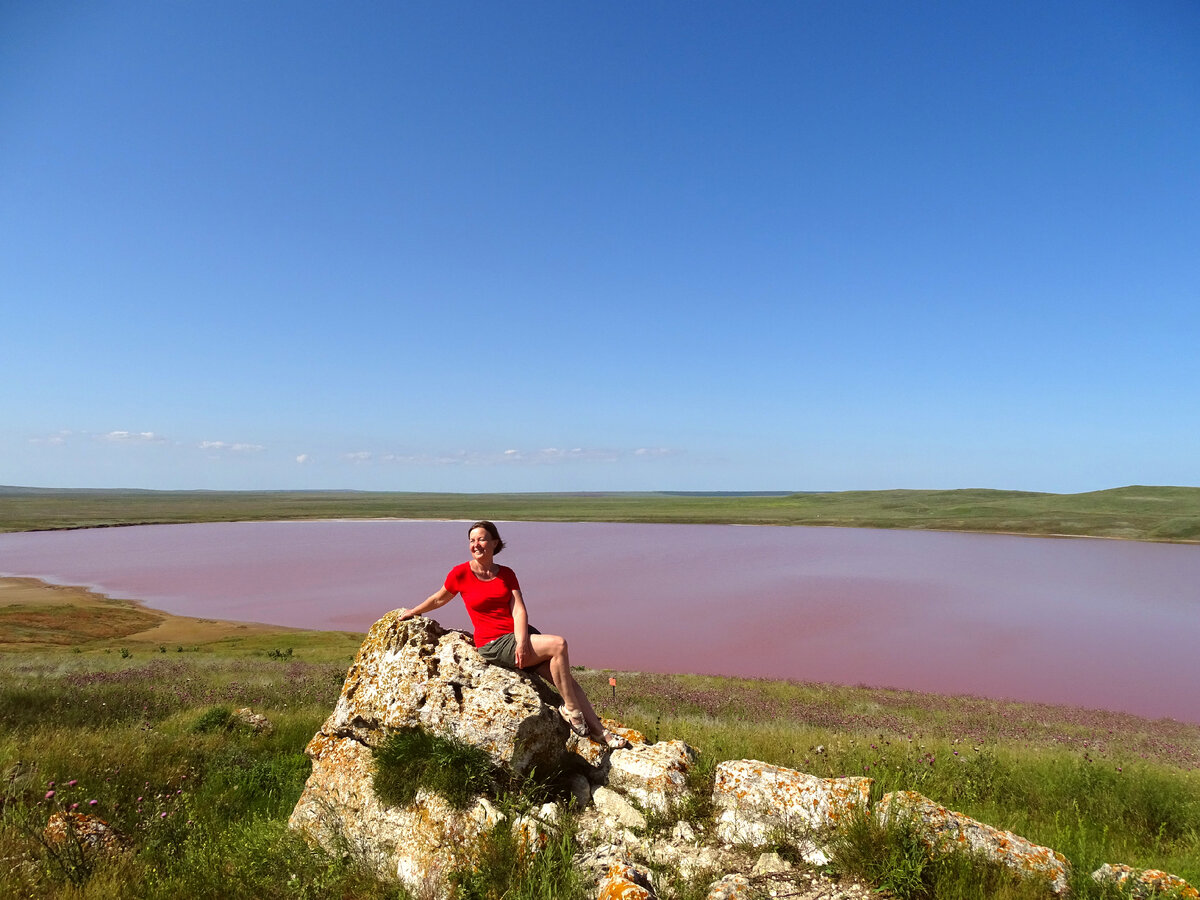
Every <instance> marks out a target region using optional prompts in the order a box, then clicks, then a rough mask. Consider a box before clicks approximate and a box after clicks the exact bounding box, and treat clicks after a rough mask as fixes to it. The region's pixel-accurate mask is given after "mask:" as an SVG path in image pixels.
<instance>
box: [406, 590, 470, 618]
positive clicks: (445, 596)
mask: <svg viewBox="0 0 1200 900" xmlns="http://www.w3.org/2000/svg"><path fill="white" fill-rule="evenodd" d="M456 596H458V591H452V590H450V589H449V588H446V587H443V588H441V589H440V590H438V592H437V593H435V594H430V595H429V596H428V597H426V598H425V602H424V603H421V604H420V605H419V606H414V607H413V608H412V609H403V608H402V609H401V610H400V619H401V621H403V620H404V619H411V618H412V617H413V616H419V615H421V614H422V613H427V612H429V611H430V610H431V609H439V608H440V607H443V606H445V605H446V604H447V603H449V602H450V601H451V600H453V599H454V598H455V597H456Z"/></svg>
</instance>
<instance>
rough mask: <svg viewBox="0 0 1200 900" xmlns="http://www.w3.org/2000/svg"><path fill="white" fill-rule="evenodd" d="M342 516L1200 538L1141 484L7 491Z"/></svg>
mask: <svg viewBox="0 0 1200 900" xmlns="http://www.w3.org/2000/svg"><path fill="white" fill-rule="evenodd" d="M342 517H364V518H371V517H397V518H408V519H419V518H431V519H477V518H481V517H488V518H492V519H498V520H525V521H544V522H557V521H573V522H689V523H740V524H752V525H839V526H848V527H857V528H918V529H929V530H943V531H985V532H1004V533H1014V534H1031V535H1076V536H1094V537H1110V538H1126V539H1133V540H1152V541H1200V488H1192V487H1138V486H1135V487H1122V488H1115V489H1113V490H1107V491H1094V492H1091V493H1084V494H1042V493H1029V492H1023V491H993V490H953V491H909V490H897V491H844V492H836V493H801V494H788V495H779V496H760V495H754V496H739V495H730V494H720V495H692V494H673V493H627V494H621V493H611V494H549V493H547V494H421V493H368V492H353V491H345V492H338V491H233V492H222V491H135V490H53V489H43V488H12V487H7V488H6V487H0V531H33V530H41V529H54V528H87V527H98V526H111V525H135V524H148V523H169V522H206V521H234V520H264V519H312V518H342Z"/></svg>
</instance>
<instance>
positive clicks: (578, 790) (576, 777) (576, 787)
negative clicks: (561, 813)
mask: <svg viewBox="0 0 1200 900" xmlns="http://www.w3.org/2000/svg"><path fill="white" fill-rule="evenodd" d="M566 782H567V788H568V789H569V790H570V791H571V798H572V800H574V802H575V808H576V809H583V808H584V807H585V806H587V805H588V804H589V803H591V802H592V785H591V784H590V783H589V782H588V780H587V779H586V778H584V777H583V776H582V775H580V774H578V773H572V774H570V775H568V776H567V778H566Z"/></svg>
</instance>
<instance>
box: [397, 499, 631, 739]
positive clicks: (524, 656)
mask: <svg viewBox="0 0 1200 900" xmlns="http://www.w3.org/2000/svg"><path fill="white" fill-rule="evenodd" d="M467 540H468V545H469V547H470V550H471V559H470V560H468V561H467V562H465V563H462V564H461V565H457V566H455V567H454V568H453V569H451V570H450V574H449V575H447V576H446V581H445V583H444V584H443V585H442V587H441V589H439V590H438V592H437V593H435V594H433V595H432V596H430V597H429V598H428V599H426V600H425V602H424V603H422V604H420V605H419V606H414V607H413V608H412V609H402V610H401V611H400V618H401V619H410V618H412V617H413V616H419V615H421V614H422V613H426V612H429V611H430V610H434V609H438V608H439V607H442V606H445V605H446V604H447V603H449V602H450V601H451V600H453V599H454V597H455V595H456V594H462V598H463V603H465V604H466V607H467V613H468V614H469V615H470V616H471V623H472V624H473V625H474V626H475V646H476V647H478V648H479V653H480V655H481V656H483V658H484V659H486V660H487V661H488V662H490V663H492V664H493V665H499V666H506V667H508V668H510V669H523V670H525V671H529V672H536V673H537V674H538V675H541V676H542V677H543V678H546V679H549V680H550V681H552V682H554V686H555V687H556V688H558V691H559V693H560V694H562V696H563V700H564V701H565V702H564V703H563V705H562V706H560V707H559V708H558V713H559V715H561V716H562V717H563V719H565V720H566V722H567V724H568V725H569V726H570V727H571V730H572V731H574V732H575V733H576V734H578V735H579V736H580V737H590V738H591V739H592V740H593V741H599V742H600V743H603V744H606V745H608V746H609V747H612V748H614V749H615V748H619V747H627V746H629V744H628V742H627V741H626V740H625V738H623V737H621V736H620V735H618V734H613V733H612V732H611V731H609V730H608V729H606V728H605V727H604V726H603V725H602V724H601V722H600V717H599V716H597V715H596V711H595V710H594V709H593V708H592V704H591V703H590V702H589V701H588V698H587V695H586V694H584V692H583V688H581V687H580V686H579V682H577V681H576V680H575V676H574V675H572V674H571V661H570V659H568V657H567V642H566V640H565V639H564V638H561V637H559V636H558V635H554V634H542V633H541V632H540V631H538V630H537V629H536V628H534V627H533V626H532V625H530V624H529V617H528V614H527V613H526V612H525V601H524V600H523V599H522V598H521V585H520V584H519V583H518V582H517V576H516V573H514V572H513V570H512V569H510V568H509V567H508V566H499V565H496V563H495V562H494V561H493V557H494V556H495V555H496V554H497V553H499V552H500V551H501V550H503V549H504V541H502V540H500V532H499V531H498V530H497V528H496V526H495V525H493V524H492V523H491V522H486V521H484V522H476V523H475V524H474V525H472V526H471V527H470V528H469V529H468V530H467Z"/></svg>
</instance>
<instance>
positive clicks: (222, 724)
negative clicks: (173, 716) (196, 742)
mask: <svg viewBox="0 0 1200 900" xmlns="http://www.w3.org/2000/svg"><path fill="white" fill-rule="evenodd" d="M232 728H233V711H232V710H230V709H229V707H227V706H213V707H210V708H209V709H207V710H205V711H204V712H203V713H201V715H200V718H198V719H197V720H196V721H195V723H193V725H192V731H193V732H194V733H195V734H211V733H213V732H215V731H229V730H230V729H232Z"/></svg>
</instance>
